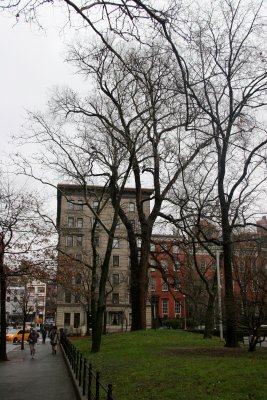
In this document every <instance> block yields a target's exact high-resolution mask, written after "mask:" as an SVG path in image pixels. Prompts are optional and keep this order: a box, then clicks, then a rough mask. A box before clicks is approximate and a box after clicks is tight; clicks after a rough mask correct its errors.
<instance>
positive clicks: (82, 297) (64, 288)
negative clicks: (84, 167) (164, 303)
mask: <svg viewBox="0 0 267 400" xmlns="http://www.w3.org/2000/svg"><path fill="white" fill-rule="evenodd" d="M86 191H87V193H86V196H85V194H84V189H83V188H82V187H81V186H79V185H68V184H62V185H58V196H57V199H58V201H57V226H58V231H59V248H60V254H59V257H60V259H61V261H60V262H59V265H58V290H57V314H56V323H57V326H58V327H59V328H63V329H65V330H66V331H70V332H74V333H75V332H79V333H81V334H85V333H86V330H87V321H88V319H89V318H90V285H91V279H92V277H91V268H90V266H91V265H92V240H93V241H94V246H95V249H96V251H97V257H98V264H99V270H98V276H97V279H99V277H100V273H99V272H100V268H101V261H102V258H103V256H104V254H105V251H106V246H107V239H108V236H107V233H106V232H105V228H104V226H106V227H109V226H110V224H111V221H112V218H113V213H114V211H113V206H112V204H111V200H110V199H109V195H108V193H107V192H106V191H105V190H104V188H103V187H101V186H88V187H87V189H86ZM151 193H152V191H151V190H150V189H144V190H143V192H142V196H143V198H144V200H146V201H144V211H145V213H147V214H148V213H149V211H150V202H149V199H150V196H151ZM135 196H136V191H135V189H132V188H125V189H124V192H123V196H122V200H121V205H122V207H123V208H124V210H125V211H126V213H127V215H128V218H129V220H130V221H131V223H132V225H133V226H134V227H135V230H136V232H137V235H138V229H139V226H138V218H137V210H136V202H135ZM86 203H87V204H86ZM88 204H89V205H90V207H91V209H90V207H88ZM96 215H99V218H100V220H101V222H99V220H98V218H97V217H96ZM94 224H95V230H94V236H92V235H93V234H92V232H93V226H94ZM83 265H84V267H83V268H82V266H83ZM129 267H130V264H129V246H128V240H127V234H126V229H125V227H124V225H123V224H122V222H121V221H119V222H118V224H117V228H116V232H115V237H114V240H113V249H112V255H111V259H110V267H109V276H108V280H107V285H106V313H105V322H106V328H107V331H118V330H122V329H129V328H130V326H131V304H130V291H129V285H130V268H129ZM64 271H65V272H66V271H68V273H67V274H68V279H66V276H64ZM65 275H66V274H65ZM86 297H87V299H86ZM147 315H148V316H149V318H150V315H151V313H150V304H149V302H148V312H147ZM150 322H151V321H150Z"/></svg>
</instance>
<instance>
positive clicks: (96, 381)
mask: <svg viewBox="0 0 267 400" xmlns="http://www.w3.org/2000/svg"><path fill="white" fill-rule="evenodd" d="M99 381H100V373H99V372H97V373H96V378H95V399H96V400H99Z"/></svg>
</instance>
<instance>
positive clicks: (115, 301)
mask: <svg viewBox="0 0 267 400" xmlns="http://www.w3.org/2000/svg"><path fill="white" fill-rule="evenodd" d="M119 301H120V297H119V293H112V304H119Z"/></svg>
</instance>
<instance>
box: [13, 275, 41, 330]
mask: <svg viewBox="0 0 267 400" xmlns="http://www.w3.org/2000/svg"><path fill="white" fill-rule="evenodd" d="M45 308H46V283H44V282H40V281H38V280H29V281H28V282H26V283H25V284H20V282H19V280H18V279H17V282H16V284H13V285H10V286H8V288H7V295H6V311H7V323H9V324H13V323H14V324H21V323H22V322H23V312H24V310H25V311H26V314H27V320H26V322H28V323H32V324H34V325H36V326H39V325H41V324H42V323H43V321H44V317H45V312H46V309H45Z"/></svg>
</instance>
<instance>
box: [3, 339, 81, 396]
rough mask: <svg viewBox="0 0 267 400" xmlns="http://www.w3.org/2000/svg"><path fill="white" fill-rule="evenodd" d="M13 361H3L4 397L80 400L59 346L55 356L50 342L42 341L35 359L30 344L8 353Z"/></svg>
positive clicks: (17, 347)
mask: <svg viewBox="0 0 267 400" xmlns="http://www.w3.org/2000/svg"><path fill="white" fill-rule="evenodd" d="M7 355H8V359H9V361H6V362H0V398H1V400H26V399H27V400H39V399H40V398H44V399H45V400H76V399H78V397H77V394H76V391H75V387H74V384H73V381H72V378H71V375H70V373H69V371H68V368H67V366H66V364H65V361H64V358H63V354H62V350H61V349H60V347H59V346H58V351H57V354H56V355H52V352H51V346H50V343H49V341H47V342H46V344H42V343H41V342H38V345H37V346H36V355H35V358H34V359H32V358H31V355H30V349H29V345H28V344H25V350H20V346H19V345H18V346H15V349H14V350H12V351H10V352H9V353H8V354H7Z"/></svg>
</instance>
